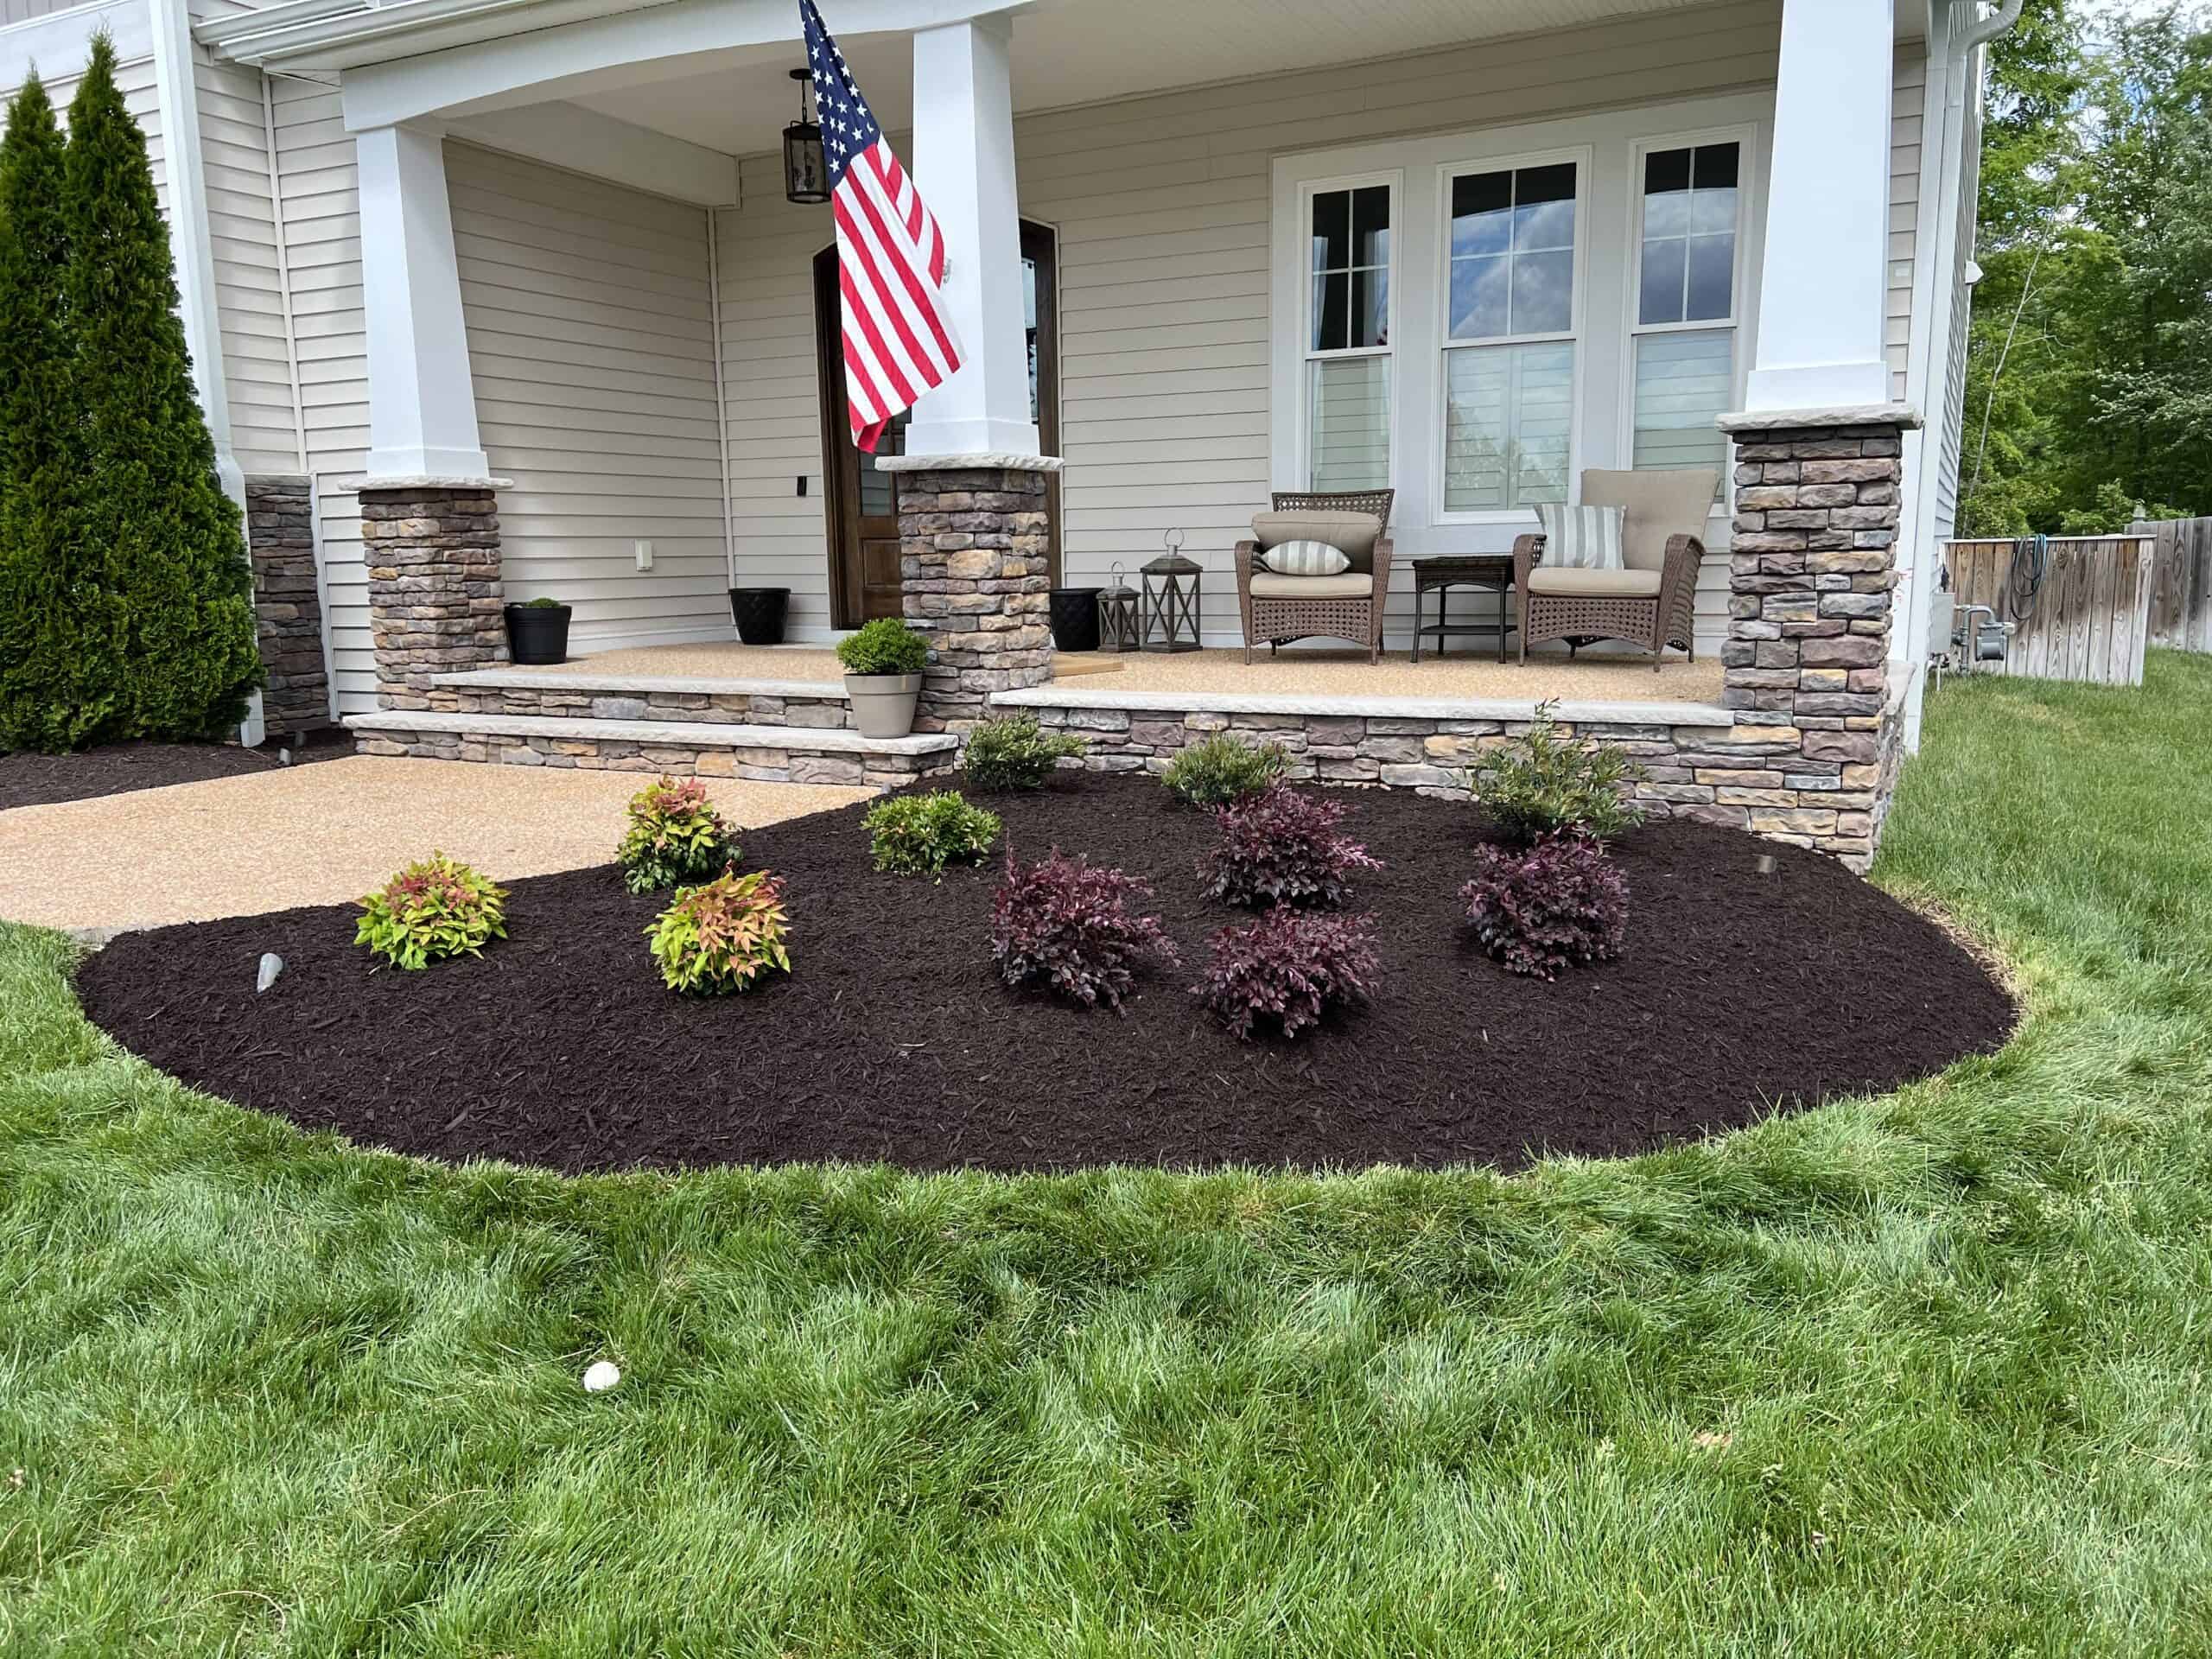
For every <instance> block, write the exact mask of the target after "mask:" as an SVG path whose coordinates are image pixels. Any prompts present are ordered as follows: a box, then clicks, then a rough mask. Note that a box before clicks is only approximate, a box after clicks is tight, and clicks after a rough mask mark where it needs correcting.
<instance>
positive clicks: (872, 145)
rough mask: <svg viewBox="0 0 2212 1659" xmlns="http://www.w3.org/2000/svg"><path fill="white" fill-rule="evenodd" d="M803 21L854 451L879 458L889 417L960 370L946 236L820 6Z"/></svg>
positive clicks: (802, 2)
mask: <svg viewBox="0 0 2212 1659" xmlns="http://www.w3.org/2000/svg"><path fill="white" fill-rule="evenodd" d="M798 15H799V21H800V22H802V23H803V24H804V26H805V29H806V55H807V63H808V67H809V68H810V70H811V71H812V73H813V75H814V107H815V112H816V116H817V118H818V119H819V120H820V121H821V123H822V155H823V161H825V162H827V163H828V164H829V211H830V213H831V214H832V216H833V217H834V218H835V219H836V221H837V284H838V286H839V287H840V288H841V289H843V290H844V296H845V327H844V340H845V391H846V401H847V403H848V404H849V405H850V407H851V413H852V422H853V442H855V443H856V444H858V445H859V446H860V447H861V448H862V449H865V450H867V451H868V453H869V454H874V452H875V445H876V441H877V440H878V439H879V438H880V437H881V436H882V435H883V429H884V428H885V427H886V426H887V425H888V424H889V423H890V421H891V417H892V416H894V415H896V414H897V413H898V412H899V410H902V409H908V408H911V407H912V405H913V404H914V402H915V401H916V400H917V399H918V398H919V397H921V395H922V394H923V393H924V392H925V391H929V390H930V388H931V387H932V386H938V385H943V384H944V382H945V381H947V380H948V379H950V378H951V377H952V372H953V371H954V370H955V369H957V368H958V367H959V366H960V342H959V341H958V340H957V339H956V338H955V337H954V335H953V332H952V321H951V319H950V318H949V317H947V316H946V315H944V308H943V307H942V305H941V303H940V301H939V296H938V284H939V283H942V282H944V234H943V232H940V231H939V230H938V227H937V220H935V219H932V218H931V217H930V210H929V209H928V208H926V207H924V206H923V205H922V198H921V195H920V194H919V193H918V192H917V191H916V190H915V188H914V182H913V181H912V179H909V178H908V177H907V176H906V168H903V167H901V166H899V158H898V157H897V156H894V155H893V154H892V153H891V146H890V145H889V144H887V143H885V142H884V138H883V129H882V128H880V127H879V126H878V125H876V123H875V117H874V113H873V112H871V111H870V110H869V109H868V100H867V99H864V98H862V97H861V89H860V88H859V87H857V86H854V85H853V77H852V74H851V73H850V72H849V70H847V69H846V67H845V54H843V53H842V52H840V51H838V50H837V42H836V41H835V40H833V39H832V38H831V37H830V34H829V30H828V29H825V28H824V27H823V22H822V13H821V11H820V10H818V9H817V7H816V5H815V3H814V0H798Z"/></svg>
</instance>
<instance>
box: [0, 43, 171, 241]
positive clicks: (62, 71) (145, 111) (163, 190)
mask: <svg viewBox="0 0 2212 1659" xmlns="http://www.w3.org/2000/svg"><path fill="white" fill-rule="evenodd" d="M33 15H34V16H35V15H36V14H33ZM89 51H90V46H89V42H88V43H87V46H86V53H89ZM39 73H40V76H41V79H44V81H45V82H46V95H47V96H48V98H50V99H53V100H54V109H55V110H56V111H58V112H59V113H60V118H61V124H62V126H63V127H64V128H65V129H66V128H67V126H68V124H69V100H70V99H73V98H74V97H75V96H76V95H77V83H78V81H79V79H82V78H83V76H84V73H85V65H84V62H83V59H82V56H81V55H80V57H79V60H77V61H74V62H71V63H68V64H66V65H65V64H60V63H54V62H44V63H41V64H40V65H39ZM115 84H116V86H118V88H120V89H121V91H122V93H123V102H124V107H125V108H127V109H128V110H129V111H130V116H131V118H132V119H133V120H135V121H136V122H137V124H138V127H139V130H141V131H142V132H143V133H144V134H145V135H146V154H147V156H148V158H149V160H150V161H151V162H153V165H154V191H155V194H156V195H158V196H160V198H161V199H162V211H163V212H165V213H166V212H167V211H168V175H167V174H166V173H165V172H164V171H163V169H162V156H163V154H164V152H163V150H162V106H161V95H160V92H159V91H158V89H157V88H156V86H155V85H154V60H153V59H152V58H150V57H143V58H135V59H133V60H130V62H127V63H118V64H117V65H116V66H115ZM21 90H22V86H21V83H20V82H18V83H17V84H16V85H14V86H0V106H4V105H5V102H6V100H8V99H12V98H14V97H15V95H16V92H19V91H21Z"/></svg>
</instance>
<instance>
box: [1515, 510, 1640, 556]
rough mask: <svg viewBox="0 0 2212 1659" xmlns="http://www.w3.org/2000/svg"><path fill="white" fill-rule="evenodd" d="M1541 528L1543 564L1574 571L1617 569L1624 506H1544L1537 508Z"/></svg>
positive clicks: (1626, 513) (1625, 515) (1626, 512)
mask: <svg viewBox="0 0 2212 1659" xmlns="http://www.w3.org/2000/svg"><path fill="white" fill-rule="evenodd" d="M1536 517H1537V518H1538V519H1539V520H1540V521H1541V523H1542V524H1543V527H1544V563H1546V564H1548V565H1551V566H1554V568H1557V567H1560V566H1564V567H1566V568H1567V569H1574V570H1618V569H1622V568H1623V564H1622V559H1621V524H1622V523H1623V521H1624V520H1625V519H1626V518H1627V517H1628V510H1627V509H1626V508H1625V507H1570V506H1567V505H1563V504H1557V503H1547V504H1546V505H1543V506H1541V507H1538V508H1537V509H1536Z"/></svg>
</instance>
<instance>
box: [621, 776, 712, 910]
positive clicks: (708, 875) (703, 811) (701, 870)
mask: <svg viewBox="0 0 2212 1659" xmlns="http://www.w3.org/2000/svg"><path fill="white" fill-rule="evenodd" d="M737 856H738V842H737V835H736V832H735V831H734V829H731V827H730V826H729V824H728V823H726V822H724V821H723V818H722V816H721V813H719V812H717V811H716V810H715V804H714V803H713V802H712V801H710V800H709V799H708V798H707V786H706V785H704V784H702V783H701V782H699V781H698V779H685V780H684V781H683V782H681V783H679V782H677V779H673V778H662V779H657V780H656V781H654V782H653V783H651V784H648V785H646V786H645V788H643V789H641V790H639V791H638V792H637V793H636V794H635V795H632V797H631V798H630V818H629V827H628V828H627V829H626V830H624V832H623V835H622V844H621V845H620V847H618V848H616V849H615V851H614V861H615V862H616V863H617V864H620V866H621V867H622V879H623V880H624V881H625V882H626V883H627V884H628V886H629V888H630V891H631V892H632V893H651V892H653V891H655V890H656V889H658V888H661V887H685V886H689V885H690V884H691V883H693V882H698V881H706V880H711V879H712V878H713V877H714V876H715V874H716V873H717V872H718V871H721V870H723V869H726V868H728V867H729V866H730V865H732V864H734V863H735V862H736V861H737Z"/></svg>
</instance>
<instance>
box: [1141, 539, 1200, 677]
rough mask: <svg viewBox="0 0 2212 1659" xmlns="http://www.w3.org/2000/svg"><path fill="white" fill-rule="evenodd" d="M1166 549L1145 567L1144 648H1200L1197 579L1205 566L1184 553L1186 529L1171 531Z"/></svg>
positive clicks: (1194, 649)
mask: <svg viewBox="0 0 2212 1659" xmlns="http://www.w3.org/2000/svg"><path fill="white" fill-rule="evenodd" d="M1165 539H1166V543H1167V551H1166V552H1165V553H1163V554H1161V555H1160V556H1159V557H1158V558H1156V559H1154V561H1153V562H1152V563H1149V564H1147V566H1145V568H1144V619H1143V630H1144V649H1145V650H1147V651H1196V650H1197V649H1198V579H1199V577H1200V576H1201V575H1204V574H1205V569H1204V567H1203V566H1201V565H1200V564H1198V562H1197V561H1196V560H1193V559H1186V558H1185V557H1184V556H1183V552H1182V548H1183V532H1182V531H1179V530H1171V531H1168V532H1167V535H1166V538H1165Z"/></svg>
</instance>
